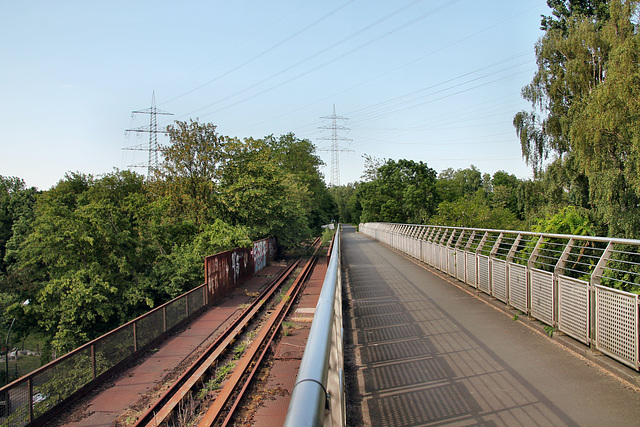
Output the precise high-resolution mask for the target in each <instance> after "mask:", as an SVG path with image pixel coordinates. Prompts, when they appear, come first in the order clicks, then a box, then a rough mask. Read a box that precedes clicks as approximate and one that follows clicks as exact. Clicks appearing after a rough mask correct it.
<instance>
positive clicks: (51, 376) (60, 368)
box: [32, 348, 93, 418]
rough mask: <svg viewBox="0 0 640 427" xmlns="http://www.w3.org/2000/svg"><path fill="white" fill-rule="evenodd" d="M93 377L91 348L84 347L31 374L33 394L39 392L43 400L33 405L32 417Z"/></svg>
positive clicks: (58, 401)
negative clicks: (35, 373)
mask: <svg viewBox="0 0 640 427" xmlns="http://www.w3.org/2000/svg"><path fill="white" fill-rule="evenodd" d="M92 379H93V370H92V368H91V349H89V348H86V349H83V350H81V351H78V352H76V353H74V354H72V355H71V356H70V357H67V358H65V359H64V360H61V361H59V362H58V363H56V364H54V365H51V366H50V367H49V369H47V370H46V371H43V372H41V373H39V374H37V375H34V376H33V380H32V381H33V394H34V396H35V395H37V394H38V393H40V396H42V398H43V400H42V401H41V402H40V404H36V405H34V408H33V413H34V417H36V418H37V417H39V416H40V415H42V414H43V413H45V412H46V411H47V410H48V409H49V408H51V407H53V406H54V405H57V404H59V403H60V402H62V401H63V400H64V399H66V398H68V397H69V396H71V395H72V394H73V393H75V392H76V391H78V390H79V389H80V388H81V387H83V386H84V385H86V384H87V383H88V382H89V381H91V380H92Z"/></svg>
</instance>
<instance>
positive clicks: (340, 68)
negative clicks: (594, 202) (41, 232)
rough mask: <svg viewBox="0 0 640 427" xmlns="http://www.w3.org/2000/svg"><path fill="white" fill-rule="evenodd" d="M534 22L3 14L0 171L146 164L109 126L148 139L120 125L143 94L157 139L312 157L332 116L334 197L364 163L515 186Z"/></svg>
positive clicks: (280, 7)
mask: <svg viewBox="0 0 640 427" xmlns="http://www.w3.org/2000/svg"><path fill="white" fill-rule="evenodd" d="M541 14H546V15H549V14H550V11H549V9H548V7H547V6H546V2H544V1H525V0H497V1H477V0H459V1H451V0H437V1H436V0H422V1H420V0H396V1H390V0H387V1H381V0H373V1H372V0H352V1H342V0H329V1H322V2H319V1H312V0H306V1H301V0H296V1H294V0H291V1H285V0H282V1H258V0H253V1H249V0H238V1H190V0H185V1H180V2H176V1H135V0H128V1H116V0H111V1H108V2H106V1H104V2H94V1H4V2H2V4H1V5H0V38H1V39H2V40H3V43H2V48H1V49H0V55H1V56H0V57H1V66H0V149H1V151H0V175H5V176H7V175H8V176H18V177H21V178H23V179H24V180H25V181H26V183H27V184H28V185H30V186H31V185H33V186H36V187H38V188H40V189H48V188H50V187H51V186H52V185H54V184H55V183H56V182H57V181H58V180H60V179H61V178H63V176H64V174H65V172H67V171H80V172H84V173H91V174H94V175H98V174H101V173H107V172H111V171H113V170H114V168H119V169H125V168H127V166H128V165H130V164H136V163H142V162H145V161H146V154H145V153H144V152H132V151H125V150H123V148H124V147H127V146H135V145H138V144H146V142H147V141H148V138H147V137H146V135H143V136H141V137H140V138H138V137H136V135H135V134H130V135H129V136H128V137H126V136H125V129H128V128H131V127H139V126H144V125H148V116H138V117H137V118H136V119H135V120H132V118H131V111H132V110H139V109H145V108H149V107H150V104H151V94H152V91H154V90H155V95H156V101H157V105H158V108H159V109H162V110H166V111H169V112H172V113H174V114H175V115H174V116H171V117H170V119H167V118H166V117H163V116H160V117H159V124H160V125H161V126H166V124H168V123H170V120H176V119H177V120H188V119H189V118H194V119H195V118H199V119H200V120H201V121H206V122H212V123H214V124H216V125H217V126H218V131H219V132H220V133H221V134H223V135H230V136H237V137H240V138H243V137H247V136H252V137H256V138H259V137H263V136H265V135H269V134H275V135H280V134H283V133H288V132H294V133H295V134H296V136H298V137H300V138H308V139H310V140H311V141H312V142H314V143H315V144H316V145H317V146H318V148H319V149H326V148H328V147H329V145H330V142H329V141H327V140H323V139H321V138H325V137H329V136H330V132H329V131H327V130H320V129H318V127H321V126H329V125H330V122H327V121H323V120H321V119H320V117H321V116H329V115H331V114H332V108H333V105H334V104H335V106H336V113H337V114H338V115H340V116H344V117H347V118H349V121H348V122H347V123H346V125H345V126H347V127H349V128H350V129H351V130H350V131H349V132H348V133H344V134H341V136H344V137H347V138H350V139H351V140H352V141H351V142H342V143H341V145H342V146H343V147H344V148H347V149H350V150H353V151H354V152H353V153H342V154H341V156H340V169H341V178H340V181H341V183H342V184H345V183H347V182H352V181H355V180H359V179H360V176H361V174H362V169H363V163H364V161H363V158H362V157H363V155H364V154H368V155H372V156H375V157H378V158H393V159H400V158H407V159H413V160H416V161H419V160H422V161H424V162H426V163H427V164H428V165H429V166H430V167H432V168H433V169H435V170H436V171H437V172H440V171H442V170H443V169H446V168H448V167H453V168H456V169H457V168H465V167H469V165H471V164H474V165H476V166H477V167H478V168H479V169H480V170H481V171H482V172H483V173H484V172H487V173H491V174H493V173H494V172H495V171H497V170H505V171H507V172H509V173H513V174H515V175H517V176H518V177H520V178H526V177H529V176H530V170H529V168H528V167H527V166H526V165H525V164H524V162H523V161H522V157H521V153H520V146H519V142H518V140H517V138H516V135H515V132H514V129H513V125H512V120H513V116H514V114H515V113H516V112H517V111H519V110H522V109H528V108H529V106H528V104H527V103H526V102H525V101H523V100H522V99H521V97H520V89H521V88H522V86H524V85H526V84H527V83H529V82H530V81H531V78H532V76H533V73H534V70H535V68H536V66H535V56H534V52H533V48H534V45H535V42H536V41H537V39H538V38H539V37H540V35H541V31H540V29H539V24H540V15H541ZM340 124H342V123H340ZM160 142H163V143H166V142H167V140H166V138H165V137H163V136H161V137H160ZM320 154H321V157H322V158H323V159H324V160H325V162H326V163H327V167H326V168H325V169H324V170H323V172H324V173H325V175H326V177H327V179H329V178H330V176H329V175H330V169H329V166H330V165H329V163H330V156H329V153H328V152H325V151H321V152H320ZM139 171H140V172H143V171H144V170H142V169H139Z"/></svg>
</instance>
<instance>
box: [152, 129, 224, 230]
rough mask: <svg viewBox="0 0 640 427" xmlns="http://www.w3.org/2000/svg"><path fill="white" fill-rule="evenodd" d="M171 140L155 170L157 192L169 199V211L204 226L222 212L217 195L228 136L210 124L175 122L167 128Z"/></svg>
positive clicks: (176, 216)
mask: <svg viewBox="0 0 640 427" xmlns="http://www.w3.org/2000/svg"><path fill="white" fill-rule="evenodd" d="M167 132H168V133H169V138H170V140H171V143H170V144H169V145H167V146H165V147H162V154H163V157H164V160H163V162H162V164H161V167H160V168H159V170H158V171H157V173H156V181H155V182H154V187H153V188H154V190H155V193H156V194H157V195H159V196H162V197H165V198H166V199H167V208H169V209H170V212H168V214H169V215H170V216H171V217H173V218H174V220H176V221H184V220H190V221H193V222H194V223H195V224H196V225H197V226H198V227H202V226H203V225H204V224H205V223H207V222H208V221H209V220H212V219H214V218H215V217H216V216H217V215H218V214H219V212H220V207H219V200H218V197H217V192H218V184H219V182H220V167H221V165H222V163H223V161H224V158H225V151H224V147H225V145H226V142H227V138H226V137H223V136H220V135H219V134H218V133H217V132H216V126H215V125H213V124H211V123H205V124H201V123H199V122H197V121H193V120H190V121H189V122H188V123H187V122H181V121H176V122H175V124H174V125H170V126H168V127H167Z"/></svg>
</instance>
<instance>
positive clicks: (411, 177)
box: [358, 160, 438, 224]
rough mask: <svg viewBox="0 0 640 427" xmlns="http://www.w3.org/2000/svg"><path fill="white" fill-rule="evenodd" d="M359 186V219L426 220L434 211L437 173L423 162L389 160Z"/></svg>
mask: <svg viewBox="0 0 640 427" xmlns="http://www.w3.org/2000/svg"><path fill="white" fill-rule="evenodd" d="M370 176H371V177H373V179H372V180H371V181H368V182H364V183H362V184H360V186H359V187H358V193H359V195H358V197H359V199H360V204H361V206H362V216H361V218H360V221H362V222H371V221H382V222H399V223H416V224H421V223H423V222H425V221H426V220H427V219H428V218H429V217H430V216H431V215H432V214H433V213H434V211H435V209H436V206H437V201H438V196H437V194H436V173H435V171H434V170H433V169H431V168H430V167H428V166H427V165H426V164H425V163H423V162H414V161H413V160H398V161H395V160H387V161H386V162H384V163H383V164H382V165H381V166H379V167H378V168H377V170H376V171H375V172H373V171H372V172H371V173H370Z"/></svg>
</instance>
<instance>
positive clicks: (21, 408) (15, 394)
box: [0, 381, 31, 426]
mask: <svg viewBox="0 0 640 427" xmlns="http://www.w3.org/2000/svg"><path fill="white" fill-rule="evenodd" d="M30 400H31V396H29V383H28V382H26V381H24V382H22V383H20V384H17V385H15V386H13V387H11V388H10V389H9V390H8V391H7V393H6V395H4V396H2V397H0V404H1V405H2V406H1V407H0V409H1V410H0V423H2V424H1V425H2V426H26V425H27V424H29V401H30Z"/></svg>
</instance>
